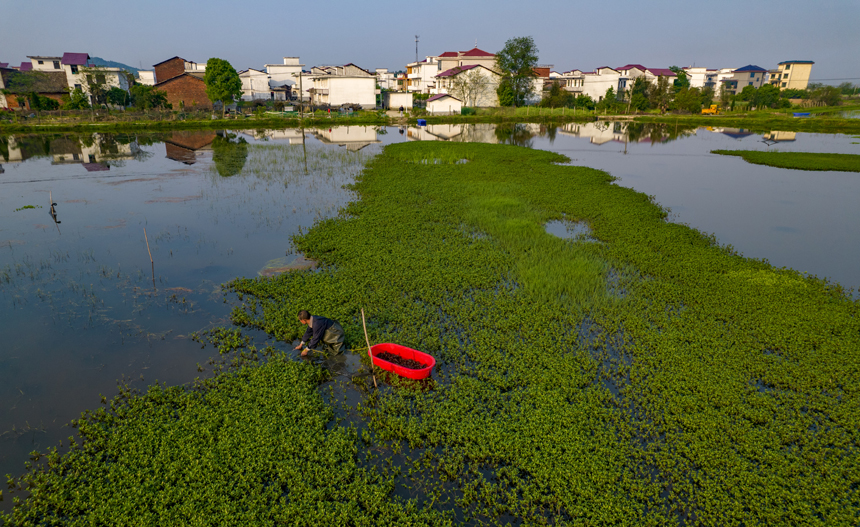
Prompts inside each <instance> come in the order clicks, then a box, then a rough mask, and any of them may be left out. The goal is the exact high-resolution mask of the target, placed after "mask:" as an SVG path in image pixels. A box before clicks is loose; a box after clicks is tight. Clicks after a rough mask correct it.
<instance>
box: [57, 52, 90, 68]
mask: <svg viewBox="0 0 860 527" xmlns="http://www.w3.org/2000/svg"><path fill="white" fill-rule="evenodd" d="M89 58H90V56H89V54H87V53H63V64H65V65H68V66H86V65H87V60H89Z"/></svg>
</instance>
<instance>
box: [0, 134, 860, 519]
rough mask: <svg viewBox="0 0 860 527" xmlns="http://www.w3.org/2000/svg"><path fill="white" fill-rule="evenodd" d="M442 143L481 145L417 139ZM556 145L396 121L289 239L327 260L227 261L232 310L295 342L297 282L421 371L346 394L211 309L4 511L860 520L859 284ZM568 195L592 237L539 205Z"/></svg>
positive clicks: (322, 309) (351, 335)
mask: <svg viewBox="0 0 860 527" xmlns="http://www.w3.org/2000/svg"><path fill="white" fill-rule="evenodd" d="M267 146H268V145H267ZM281 148H282V149H283V150H285V151H286V150H287V149H289V148H292V147H286V146H285V147H281ZM289 151H290V152H295V150H289ZM277 152H278V150H277V149H275V150H273V152H271V153H267V154H266V155H267V156H268V155H272V156H277V155H278V153H277ZM290 155H292V154H290ZM443 155H444V156H450V157H451V158H453V159H468V160H469V162H468V163H464V164H450V163H438V164H423V163H412V162H410V161H411V160H412V159H438V158H441V157H442V156H443ZM254 157H256V156H251V158H252V159H249V160H248V163H247V164H246V167H245V169H244V171H248V169H249V167H253V166H254V163H255V162H256V161H254V159H253V158H254ZM563 161H566V159H565V158H564V157H563V156H560V155H558V154H552V153H548V152H541V151H534V150H529V149H525V148H519V147H515V146H499V145H481V144H453V145H451V144H441V145H440V144H432V143H409V144H398V145H392V146H388V147H386V148H385V150H384V152H383V154H382V155H381V156H379V157H377V158H374V159H372V160H370V161H369V163H368V165H367V167H366V168H365V169H364V171H363V172H361V174H360V175H359V176H358V177H357V179H356V181H355V183H354V184H353V185H351V187H350V188H351V190H352V191H353V192H355V195H356V199H355V201H353V202H352V203H350V204H349V205H348V206H347V207H345V208H344V209H343V210H341V211H340V212H339V213H338V215H337V216H336V217H333V218H327V219H321V220H319V221H318V222H317V223H316V224H315V225H314V226H313V227H312V228H310V229H307V230H303V231H302V232H301V233H300V234H299V235H297V236H295V237H294V238H293V240H292V245H293V246H294V248H295V250H297V251H301V252H302V253H304V254H305V255H307V256H308V257H310V258H313V259H314V260H316V261H318V262H319V263H320V267H319V268H318V269H317V270H315V271H311V270H308V271H297V272H291V273H287V274H283V275H279V276H277V277H274V278H253V279H250V278H249V279H244V278H243V279H237V280H235V281H233V282H231V283H230V284H228V285H227V289H228V290H229V291H231V292H233V293H235V294H236V296H237V298H238V300H239V303H237V305H236V306H235V307H234V309H233V312H232V314H231V318H232V321H233V322H234V324H236V325H237V326H245V327H247V328H252V329H259V330H263V331H265V332H266V333H268V334H269V335H270V336H272V337H274V338H276V339H278V340H281V341H283V342H284V343H289V344H288V346H289V347H292V345H293V344H294V343H295V339H297V338H299V336H300V334H301V333H302V330H303V329H304V327H302V326H301V325H299V324H298V323H297V321H296V320H295V314H296V312H297V311H298V310H299V309H309V310H310V311H311V312H312V313H320V314H323V315H325V316H327V317H331V318H334V319H336V320H338V321H339V322H340V323H341V325H342V326H343V328H344V330H345V333H346V340H347V344H348V345H349V346H350V347H352V348H353V349H356V350H357V349H359V348H363V347H364V344H363V341H364V335H363V331H362V327H361V318H360V310H361V309H362V308H364V309H365V311H366V312H367V314H368V327H367V329H368V332H369V335H370V340H371V341H372V342H396V343H399V344H403V345H406V346H409V347H412V348H415V349H420V350H423V351H425V352H427V353H430V354H431V355H433V356H434V357H435V358H436V360H437V367H436V370H435V372H434V382H433V383H432V384H427V385H422V384H416V383H408V382H404V381H401V380H398V379H397V378H396V377H391V376H382V375H380V376H379V380H380V381H381V382H380V388H379V389H378V390H376V389H374V388H372V386H373V385H372V383H370V381H369V380H367V379H368V378H369V377H366V376H364V377H360V376H358V375H355V376H353V378H352V379H351V381H350V386H351V387H354V388H350V389H352V390H353V392H350V393H354V394H357V395H353V396H352V397H353V399H352V400H351V401H349V402H347V401H341V400H340V399H339V398H338V396H337V395H336V394H335V393H334V390H326V389H322V390H320V389H318V388H317V387H318V385H319V384H320V383H323V382H325V383H326V384H323V386H332V384H328V383H331V382H333V381H331V380H330V375H329V373H328V371H327V370H325V369H323V368H320V367H317V366H314V365H313V364H308V363H299V362H294V361H291V360H289V359H288V358H287V357H285V356H283V355H278V354H276V353H274V354H273V353H271V352H269V355H267V357H268V358H267V359H266V360H256V359H255V357H258V356H259V355H260V353H259V352H257V350H256V349H255V348H254V347H253V345H252V344H250V343H249V342H248V341H247V339H246V338H245V337H244V336H243V335H244V333H242V332H241V331H237V328H235V327H234V328H229V329H228V328H222V329H219V330H216V331H215V332H211V333H209V334H207V335H206V337H205V338H206V339H208V340H209V341H211V342H212V343H213V344H215V345H216V346H219V347H221V346H224V349H225V350H226V351H227V353H225V354H224V357H225V359H228V360H229V361H230V362H229V365H230V368H228V369H227V370H225V371H223V372H220V373H217V374H216V376H215V377H214V378H213V379H212V380H211V381H201V382H205V384H204V385H200V384H199V383H198V384H197V385H195V386H192V387H189V388H188V389H185V388H162V387H154V388H153V389H151V390H150V392H148V393H146V394H140V395H137V396H128V397H124V398H121V399H120V400H118V401H117V402H116V403H115V404H112V405H111V410H110V412H108V411H107V410H105V412H104V413H103V414H93V415H92V416H89V417H87V418H85V419H83V420H82V421H83V424H82V426H81V432H82V435H83V436H84V438H85V440H84V441H83V445H79V446H77V447H75V448H74V449H73V452H72V453H71V454H64V455H59V454H57V453H49V454H48V457H47V462H46V461H45V459H46V458H42V459H41V460H40V461H38V462H34V463H35V465H34V468H33V470H31V472H29V473H28V474H27V475H25V476H24V478H23V479H15V480H14V481H13V483H14V485H13V486H14V488H15V489H21V488H23V487H29V488H30V491H31V492H32V496H31V497H30V498H29V499H28V500H26V501H24V502H23V503H22V504H19V505H18V506H17V507H15V509H14V511H13V512H12V513H11V516H7V523H9V524H12V525H18V524H22V525H23V524H28V522H29V523H33V524H35V523H44V524H47V523H50V521H52V520H53V519H54V518H56V519H57V522H60V521H63V520H66V523H69V522H68V521H67V520H68V519H69V518H74V519H77V518H80V521H79V523H81V524H84V523H85V522H89V523H99V522H101V523H124V522H126V523H127V522H129V521H130V520H127V518H130V517H131V514H132V513H134V514H136V515H137V517H136V520H135V521H136V522H137V523H144V524H156V523H162V524H163V523H167V522H171V521H172V522H179V523H193V522H195V521H199V522H200V523H207V522H208V523H212V524H215V523H229V522H235V521H245V522H249V521H250V522H257V523H265V522H269V523H275V522H276V521H282V522H285V523H290V522H301V521H306V520H304V518H305V517H307V518H311V520H307V521H308V522H309V523H323V522H328V523H354V524H359V525H365V524H372V523H373V522H376V523H395V522H400V523H404V524H405V523H409V522H412V524H438V523H441V522H444V521H450V522H452V523H457V524H468V525H488V524H516V525H520V524H528V523H532V524H558V525H568V524H569V525H577V524H603V525H643V524H644V525H690V524H696V525H737V524H745V525H800V524H810V525H856V524H857V522H858V520H860V513H858V511H860V507H858V504H860V470H858V467H860V456H858V455H857V451H858V445H860V414H858V412H856V411H855V410H856V408H857V407H858V397H860V396H858V394H860V303H858V302H857V301H856V300H853V299H852V297H851V296H850V294H849V293H850V292H847V291H845V290H844V289H842V288H841V287H840V286H839V285H838V284H833V283H829V282H826V281H824V280H820V279H817V278H816V277H810V276H805V275H803V274H801V273H798V272H796V271H793V270H790V269H776V268H773V267H772V266H770V265H769V264H768V263H767V262H764V261H760V260H750V259H745V258H743V257H741V256H740V255H738V254H736V253H735V252H734V251H733V250H731V248H730V247H722V246H720V245H719V244H718V242H717V240H716V239H715V238H714V237H712V236H707V235H704V234H702V233H700V232H698V231H696V230H694V229H690V228H689V227H686V226H683V225H678V224H673V223H669V222H667V221H665V220H666V217H667V211H666V210H664V209H663V208H661V207H660V206H659V205H657V204H655V203H654V202H653V200H652V199H650V198H649V197H648V196H645V195H643V194H641V193H638V192H636V191H634V190H631V189H627V188H623V187H620V186H618V185H613V184H612V181H613V178H612V177H611V176H610V175H609V174H607V173H605V172H602V171H598V170H593V169H589V168H584V167H573V166H562V165H560V164H559V163H560V162H563ZM263 166H265V165H263ZM257 177H258V178H259V180H260V181H264V180H265V176H264V175H262V174H261V175H259V176H257ZM562 218H564V219H565V220H566V221H571V222H584V223H586V224H588V225H589V226H590V228H591V235H592V236H593V237H594V238H595V239H597V240H599V241H600V242H601V243H577V242H572V241H569V240H563V239H559V238H557V237H555V236H552V235H551V234H548V233H547V232H546V231H545V229H544V225H545V224H546V223H547V222H549V221H554V220H559V219H562ZM31 265H32V266H38V264H36V263H31ZM24 269H25V270H26V269H27V267H24ZM10 272H16V271H14V270H11V271H10ZM621 291H623V294H621V293H619V292H621ZM361 360H362V361H363V364H364V368H365V371H366V369H367V368H368V367H369V363H368V358H367V357H366V356H365V355H364V353H363V351H362V355H361ZM321 392H322V393H321ZM323 396H325V397H324V398H323ZM341 412H342V413H341ZM298 444H301V445H302V446H301V447H299V446H296V445H298ZM284 445H288V446H284ZM51 456H53V457H51ZM45 463H47V466H46V465H45ZM300 477H301V478H304V479H303V480H301V481H299V479H300ZM108 482H109V484H108ZM94 489H98V490H97V491H96V490H94ZM285 489H289V491H287V490H285ZM294 489H296V490H294ZM16 492H17V491H16ZM239 498H242V499H239ZM312 503H314V505H312ZM84 504H86V506H85V505H84ZM87 507H88V508H87ZM338 514H340V515H338ZM111 515H113V516H111ZM237 518H238V520H237Z"/></svg>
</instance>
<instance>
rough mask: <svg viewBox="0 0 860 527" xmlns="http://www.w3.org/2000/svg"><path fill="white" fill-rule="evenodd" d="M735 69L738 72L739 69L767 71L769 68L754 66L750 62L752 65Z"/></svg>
mask: <svg viewBox="0 0 860 527" xmlns="http://www.w3.org/2000/svg"><path fill="white" fill-rule="evenodd" d="M735 71H736V72H737V71H740V72H744V71H764V72H766V71H767V70H766V69H764V68H761V67H759V66H753V65H752V64H750V65H748V66H744V67H743V68H738V69H736V70H735Z"/></svg>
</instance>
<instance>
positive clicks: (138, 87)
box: [131, 84, 170, 110]
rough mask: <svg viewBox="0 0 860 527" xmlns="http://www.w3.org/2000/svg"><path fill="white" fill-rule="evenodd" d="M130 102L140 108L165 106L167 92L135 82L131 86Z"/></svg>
mask: <svg viewBox="0 0 860 527" xmlns="http://www.w3.org/2000/svg"><path fill="white" fill-rule="evenodd" d="M131 104H132V105H133V106H134V107H135V108H138V109H140V110H150V109H154V108H167V107H169V106H170V105H169V104H167V93H165V92H163V91H161V90H156V89H155V86H146V85H144V84H135V85H134V86H132V87H131Z"/></svg>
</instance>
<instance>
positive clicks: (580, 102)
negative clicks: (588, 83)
mask: <svg viewBox="0 0 860 527" xmlns="http://www.w3.org/2000/svg"><path fill="white" fill-rule="evenodd" d="M573 104H574V106H576V107H577V108H584V109H586V110H593V109H594V106H595V105H594V99H592V98H591V95H588V94H586V93H580V94H579V95H577V96H576V100H575V101H574V103H573Z"/></svg>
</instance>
